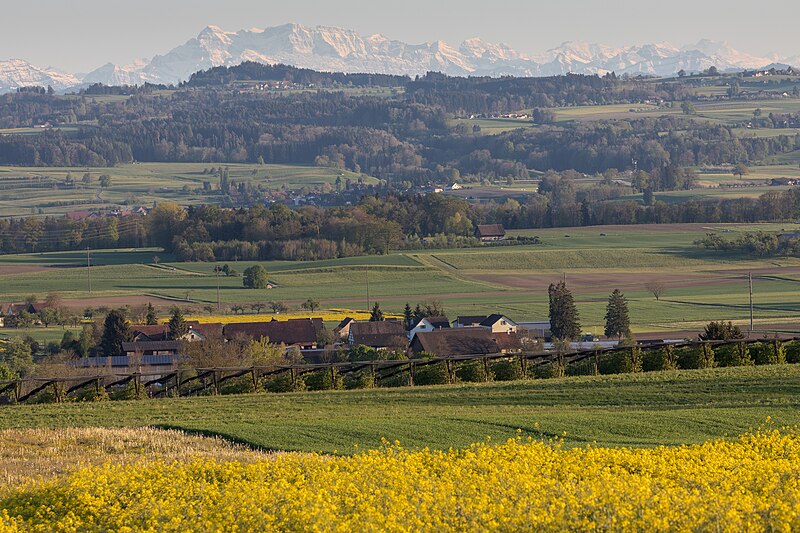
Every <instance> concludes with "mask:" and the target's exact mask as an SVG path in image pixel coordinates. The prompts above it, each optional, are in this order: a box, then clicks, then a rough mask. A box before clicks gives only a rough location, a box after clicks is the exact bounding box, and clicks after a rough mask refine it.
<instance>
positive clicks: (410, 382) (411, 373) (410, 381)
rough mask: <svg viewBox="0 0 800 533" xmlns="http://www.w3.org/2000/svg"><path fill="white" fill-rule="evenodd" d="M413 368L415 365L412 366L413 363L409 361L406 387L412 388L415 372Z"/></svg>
mask: <svg viewBox="0 0 800 533" xmlns="http://www.w3.org/2000/svg"><path fill="white" fill-rule="evenodd" d="M415 366H416V365H414V361H409V362H408V386H409V387H413V386H414V370H415Z"/></svg>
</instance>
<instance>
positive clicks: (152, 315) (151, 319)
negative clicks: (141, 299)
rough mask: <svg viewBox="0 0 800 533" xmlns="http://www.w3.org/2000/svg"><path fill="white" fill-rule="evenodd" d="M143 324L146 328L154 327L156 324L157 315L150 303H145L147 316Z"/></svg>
mask: <svg viewBox="0 0 800 533" xmlns="http://www.w3.org/2000/svg"><path fill="white" fill-rule="evenodd" d="M144 323H145V324H147V325H148V326H155V325H156V324H158V315H157V314H156V309H155V307H153V304H152V302H147V314H146V315H145V317H144Z"/></svg>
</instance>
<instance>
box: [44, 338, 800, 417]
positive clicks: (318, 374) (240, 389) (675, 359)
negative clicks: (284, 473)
mask: <svg viewBox="0 0 800 533" xmlns="http://www.w3.org/2000/svg"><path fill="white" fill-rule="evenodd" d="M422 361H424V359H421V360H420V362H422ZM785 363H800V342H797V341H790V342H786V343H784V342H780V341H764V342H759V343H752V344H746V343H737V344H729V345H724V346H718V347H716V348H713V347H711V346H710V345H697V346H691V347H673V346H666V347H662V348H658V349H649V350H644V349H642V348H641V347H639V346H631V347H630V348H627V349H624V350H619V351H615V352H610V353H604V354H600V355H599V356H598V357H594V356H592V357H588V358H586V359H583V360H582V361H579V362H576V363H571V364H569V363H567V362H566V361H565V360H563V359H560V358H559V357H555V358H553V360H552V361H550V362H548V363H545V364H538V365H535V364H532V363H530V362H523V360H522V358H521V357H514V356H509V358H508V359H505V360H500V361H489V360H486V361H484V360H471V361H465V362H459V363H453V364H452V367H451V370H452V372H453V376H452V379H451V377H450V375H449V372H448V367H447V363H445V362H439V363H434V364H430V365H425V366H417V367H415V372H414V377H413V384H414V385H420V386H424V385H442V384H447V383H451V382H456V383H458V382H465V383H468V382H485V381H517V380H523V379H547V378H554V377H563V376H577V375H594V374H620V373H630V372H652V371H659V370H676V369H702V368H713V367H728V366H751V365H770V364H785ZM376 377H377V382H376V379H375V378H376ZM410 382H411V379H410V376H409V370H408V369H406V368H400V369H395V370H392V371H389V373H385V372H384V373H382V372H381V371H378V372H377V375H376V376H373V374H372V373H371V372H370V371H369V370H362V371H358V372H348V373H344V374H343V373H341V372H340V371H339V370H338V369H333V370H331V369H324V370H317V371H314V372H310V373H306V374H303V375H298V374H295V375H292V374H291V373H290V372H284V373H281V374H277V375H271V376H265V377H261V378H260V379H259V380H258V382H257V383H256V384H255V386H254V384H253V381H252V378H251V377H250V376H243V377H240V378H236V379H231V380H228V381H225V382H223V383H221V384H220V386H219V393H220V394H223V395H224V394H245V393H252V392H262V391H267V392H298V391H306V390H308V391H318V390H336V389H367V388H373V387H376V386H380V387H402V386H407V385H409V384H410ZM206 384H208V385H210V383H206ZM192 386H197V383H193V385H192ZM173 392H174V391H173ZM184 392H185V391H184ZM212 392H213V391H212V389H211V387H210V386H209V387H208V388H206V389H205V391H204V393H205V394H212ZM143 397H144V390H143V389H140V390H139V397H138V398H137V394H136V389H135V387H134V386H133V384H129V385H128V386H127V388H125V389H122V390H117V391H114V392H113V393H111V394H110V395H109V394H107V393H106V392H105V391H104V390H103V389H102V388H101V389H100V391H99V392H95V389H94V388H87V389H84V390H82V391H78V392H76V393H73V394H72V395H70V397H69V398H68V400H72V401H97V400H107V399H111V400H132V399H142V398H143ZM35 401H37V402H42V403H44V402H53V401H55V395H54V393H53V392H52V391H50V390H47V391H44V392H42V393H40V394H39V395H38V396H37V398H36V399H35Z"/></svg>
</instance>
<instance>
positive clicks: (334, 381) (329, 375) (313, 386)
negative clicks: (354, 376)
mask: <svg viewBox="0 0 800 533" xmlns="http://www.w3.org/2000/svg"><path fill="white" fill-rule="evenodd" d="M303 380H304V381H305V382H306V388H308V390H312V391H313V390H332V389H340V388H342V376H341V374H340V373H339V372H338V371H337V370H336V369H334V370H333V372H331V370H330V369H325V370H318V371H317V372H311V373H310V374H306V375H305V376H304V378H303Z"/></svg>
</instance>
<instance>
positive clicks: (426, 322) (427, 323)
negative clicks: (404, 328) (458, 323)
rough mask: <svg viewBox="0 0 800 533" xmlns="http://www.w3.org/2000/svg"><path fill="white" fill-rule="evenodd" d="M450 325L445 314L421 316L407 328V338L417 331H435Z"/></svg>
mask: <svg viewBox="0 0 800 533" xmlns="http://www.w3.org/2000/svg"><path fill="white" fill-rule="evenodd" d="M449 327H450V320H449V319H448V318H447V317H446V316H427V317H422V318H420V319H419V320H417V321H416V323H415V324H414V325H413V326H412V327H411V329H410V330H408V340H412V339H413V338H414V335H416V334H417V333H423V332H427V331H436V330H437V329H445V328H449Z"/></svg>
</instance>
